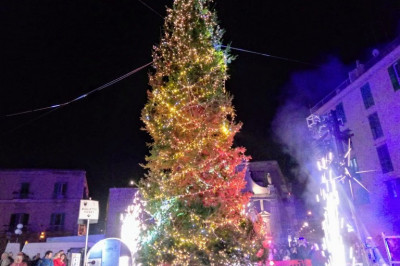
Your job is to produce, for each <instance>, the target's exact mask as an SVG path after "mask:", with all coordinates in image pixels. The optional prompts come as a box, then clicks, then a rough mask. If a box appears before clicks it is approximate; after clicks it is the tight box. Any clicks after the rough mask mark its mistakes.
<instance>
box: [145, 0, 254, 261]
mask: <svg viewBox="0 0 400 266" xmlns="http://www.w3.org/2000/svg"><path fill="white" fill-rule="evenodd" d="M211 2H213V1H212V0H175V1H174V4H173V8H172V9H168V10H167V17H166V19H165V24H164V36H163V37H162V39H161V43H160V44H159V46H157V47H154V51H153V62H154V63H153V66H154V69H155V71H154V73H152V74H151V75H150V85H151V87H152V90H151V91H150V92H149V93H148V103H147V104H146V106H145V107H144V109H143V111H142V120H143V122H144V123H145V125H146V128H145V129H146V131H148V132H149V134H150V135H151V137H152V139H153V142H152V143H151V144H149V146H150V155H149V156H147V157H146V161H147V163H146V165H145V168H146V169H147V170H148V173H147V175H146V179H145V180H144V181H142V183H141V188H140V193H141V195H142V196H143V201H144V202H145V203H146V210H147V212H148V213H149V214H150V216H151V217H152V219H151V222H150V223H149V225H148V226H149V227H148V228H149V229H148V230H147V235H146V236H145V238H144V242H143V245H142V249H141V259H142V262H143V263H144V264H145V265H159V264H161V263H168V264H172V265H236V264H237V265H243V263H246V262H249V261H250V257H252V256H254V255H255V254H256V253H257V251H258V250H259V248H260V243H261V242H260V241H259V240H260V239H259V236H258V235H257V234H256V233H255V231H254V228H253V224H252V222H251V221H249V219H248V218H247V216H246V213H245V208H246V206H247V204H248V201H249V197H250V195H249V194H243V193H242V190H243V188H244V186H245V181H244V174H245V169H244V168H245V167H244V165H245V164H246V162H247V160H248V159H249V158H248V157H247V156H245V155H244V152H245V150H244V148H232V144H233V138H234V136H235V134H236V133H237V132H238V131H239V129H240V127H241V125H240V124H238V123H236V122H235V121H234V119H235V112H234V108H233V106H232V97H231V96H230V95H229V94H228V93H227V92H226V90H225V81H226V80H227V78H228V75H227V64H228V63H229V61H230V59H231V57H230V56H229V54H228V51H227V50H223V49H222V46H221V37H222V30H221V29H220V28H219V26H218V25H217V22H216V15H215V13H214V12H212V11H210V9H209V5H210V3H211ZM240 165H241V166H242V167H239V166H240Z"/></svg>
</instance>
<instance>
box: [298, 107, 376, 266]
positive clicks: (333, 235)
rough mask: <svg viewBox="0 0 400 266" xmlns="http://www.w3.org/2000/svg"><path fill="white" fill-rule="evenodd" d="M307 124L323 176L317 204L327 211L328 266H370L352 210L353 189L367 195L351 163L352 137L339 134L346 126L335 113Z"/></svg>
mask: <svg viewBox="0 0 400 266" xmlns="http://www.w3.org/2000/svg"><path fill="white" fill-rule="evenodd" d="M306 121H307V126H308V128H309V130H310V131H311V133H312V138H313V141H312V145H313V149H314V155H315V156H316V158H318V162H317V164H318V169H319V171H320V172H321V180H320V191H319V194H317V201H319V202H320V203H321V204H322V206H323V208H324V221H323V223H322V227H323V230H324V233H325V237H324V239H323V247H324V248H325V249H326V251H327V253H328V258H329V265H346V264H348V265H349V264H350V265H357V263H360V262H361V263H363V265H369V264H370V262H369V261H368V259H367V256H366V253H365V250H364V248H363V241H362V240H361V234H360V231H359V226H358V221H357V215H356V212H355V209H354V206H353V201H354V191H353V189H354V186H355V185H356V184H357V185H358V186H361V187H362V189H365V190H366V191H368V190H367V188H366V187H365V186H364V185H363V184H362V183H361V182H360V180H359V179H357V174H358V173H359V172H358V169H356V168H355V167H354V166H353V165H352V163H351V146H352V144H351V137H352V136H353V135H352V134H351V131H350V130H344V131H341V130H340V126H341V125H343V123H342V121H341V120H340V119H339V118H338V116H337V114H336V111H335V110H332V111H330V112H329V113H328V114H326V115H320V116H319V115H315V114H312V115H310V116H309V117H307V119H306ZM350 237H353V238H355V240H353V241H352V243H350V242H349V241H348V240H347V241H345V239H349V238H350ZM346 242H347V243H346ZM355 243H356V244H355ZM356 247H358V248H356ZM356 249H357V250H356ZM355 253H358V255H359V256H358V257H357V256H355Z"/></svg>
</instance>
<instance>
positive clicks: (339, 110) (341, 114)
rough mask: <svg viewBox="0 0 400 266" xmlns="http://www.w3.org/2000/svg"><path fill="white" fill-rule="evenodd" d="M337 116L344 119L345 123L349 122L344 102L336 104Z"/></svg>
mask: <svg viewBox="0 0 400 266" xmlns="http://www.w3.org/2000/svg"><path fill="white" fill-rule="evenodd" d="M336 116H337V118H338V119H340V120H342V122H343V123H346V122H347V119H346V114H345V113H344V108H343V103H339V104H338V105H336Z"/></svg>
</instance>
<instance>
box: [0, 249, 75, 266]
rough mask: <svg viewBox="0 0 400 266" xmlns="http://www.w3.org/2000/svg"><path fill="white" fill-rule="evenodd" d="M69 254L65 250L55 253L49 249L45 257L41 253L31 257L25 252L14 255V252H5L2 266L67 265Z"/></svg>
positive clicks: (1, 262) (0, 261) (0, 262)
mask: <svg viewBox="0 0 400 266" xmlns="http://www.w3.org/2000/svg"><path fill="white" fill-rule="evenodd" d="M66 265H67V256H66V254H65V253H64V251H63V250H60V251H59V252H57V253H55V254H54V256H53V251H51V250H49V251H47V252H46V253H45V254H44V256H43V257H41V256H40V253H37V254H36V255H35V256H33V257H32V258H30V257H29V256H28V255H27V254H25V253H23V252H18V254H17V255H16V256H15V257H14V256H13V253H12V252H4V253H3V254H2V255H1V260H0V266H66Z"/></svg>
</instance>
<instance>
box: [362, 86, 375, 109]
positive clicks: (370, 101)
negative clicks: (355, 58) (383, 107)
mask: <svg viewBox="0 0 400 266" xmlns="http://www.w3.org/2000/svg"><path fill="white" fill-rule="evenodd" d="M361 96H362V98H363V101H364V106H365V109H368V108H370V107H371V106H373V105H375V102H374V98H373V97H372V93H371V87H370V86H369V83H367V84H365V85H364V86H362V87H361Z"/></svg>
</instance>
